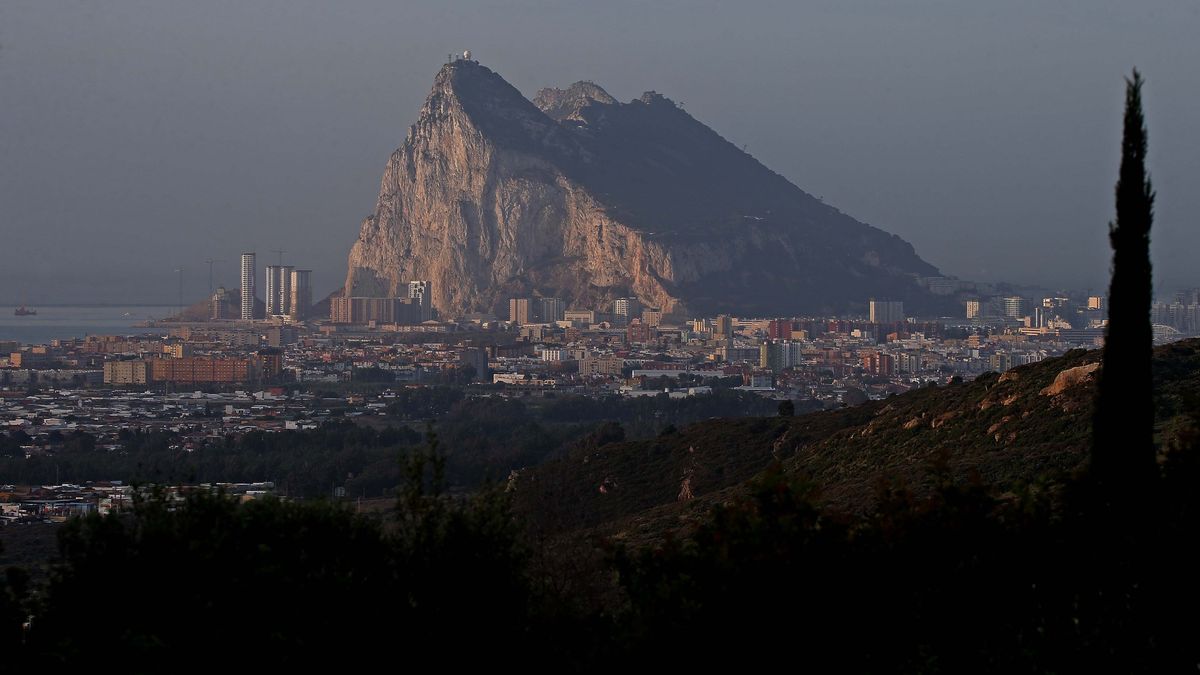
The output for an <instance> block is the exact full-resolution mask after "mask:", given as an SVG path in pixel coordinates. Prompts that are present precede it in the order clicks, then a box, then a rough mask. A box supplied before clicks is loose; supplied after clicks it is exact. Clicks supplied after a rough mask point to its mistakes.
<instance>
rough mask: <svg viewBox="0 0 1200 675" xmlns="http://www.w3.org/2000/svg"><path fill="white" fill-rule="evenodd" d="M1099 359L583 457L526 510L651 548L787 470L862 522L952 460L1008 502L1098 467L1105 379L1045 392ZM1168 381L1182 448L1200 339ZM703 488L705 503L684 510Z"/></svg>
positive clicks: (519, 491) (533, 475)
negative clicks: (685, 491)
mask: <svg viewBox="0 0 1200 675" xmlns="http://www.w3.org/2000/svg"><path fill="white" fill-rule="evenodd" d="M1099 357H1100V353H1099V352H1098V351H1083V350H1076V351H1073V352H1070V353H1068V354H1066V355H1064V356H1062V357H1059V358H1056V359H1050V360H1047V361H1044V362H1042V363H1036V364H1031V365H1029V366H1023V367H1021V368H1016V369H1014V370H1011V371H1009V372H1008V373H1005V374H1004V375H1002V376H996V375H994V374H993V375H989V376H984V377H981V378H979V379H978V380H976V381H974V382H970V383H966V384H958V385H951V386H946V387H939V388H928V389H923V390H920V391H915V392H910V393H908V394H905V395H902V396H897V397H893V398H889V399H887V400H885V401H873V402H870V403H867V404H865V405H862V406H859V407H856V408H849V409H842V410H836V411H829V412H821V413H814V414H810V415H804V416H801V417H795V418H790V419H785V418H753V419H737V420H709V421H707V422H702V423H699V424H695V425H692V426H690V427H688V428H686V429H684V430H682V431H681V432H679V433H676V434H672V435H669V436H665V437H660V438H658V439H655V440H650V441H639V442H626V443H612V444H608V445H605V446H602V447H600V448H588V449H581V450H578V451H576V452H573V453H571V454H570V455H568V456H567V457H566V458H564V459H562V460H557V461H554V462H550V463H547V464H545V465H542V466H539V467H535V468H533V469H529V470H526V471H525V472H523V473H522V474H521V475H520V477H519V478H518V479H517V481H516V484H515V490H516V499H517V507H518V509H519V510H520V511H521V512H523V513H525V514H526V515H528V516H529V517H530V518H532V519H533V520H534V522H535V523H537V524H539V525H541V526H542V527H545V528H547V529H549V530H551V531H560V532H561V531H570V530H579V529H589V530H591V529H594V530H596V531H599V532H604V533H608V534H617V535H619V536H624V537H630V538H633V539H641V538H643V537H646V536H650V537H653V536H657V535H658V534H660V533H661V532H663V531H667V530H672V529H675V528H677V527H679V526H680V525H681V524H686V523H687V522H690V521H694V519H696V518H700V517H703V516H704V514H706V513H707V512H708V509H709V508H710V507H711V506H712V505H713V504H715V503H719V502H720V501H722V500H724V499H726V498H727V497H728V496H729V495H731V494H734V493H736V492H738V491H739V490H741V489H743V487H744V483H745V482H746V481H747V480H749V479H751V478H753V477H754V476H755V475H756V474H758V473H759V472H761V471H762V470H763V469H764V468H766V467H767V466H768V465H769V464H770V463H771V462H772V461H774V460H778V461H779V462H780V463H781V464H782V466H783V467H784V469H785V470H786V471H788V472H791V473H795V474H798V475H804V476H808V477H809V478H811V480H813V481H814V482H815V483H816V485H817V486H818V487H819V489H820V495H821V498H822V499H823V500H824V501H825V503H826V504H828V505H829V506H831V507H834V508H837V509H848V510H865V509H868V508H870V506H871V505H872V503H873V501H874V499H875V494H876V490H877V486H878V485H879V484H880V482H881V481H882V480H884V479H888V480H890V481H893V482H899V483H901V484H904V485H906V486H908V487H910V488H913V489H916V490H918V491H919V490H921V489H923V488H924V487H925V484H926V481H927V480H928V478H929V470H930V467H931V466H932V465H933V464H934V463H936V462H938V461H939V460H943V461H944V463H945V466H946V467H947V468H948V469H949V470H950V471H951V473H952V475H953V476H954V477H955V479H956V480H967V479H969V478H970V477H971V476H973V475H978V477H979V478H980V479H981V480H982V481H983V482H984V483H986V484H989V485H994V486H996V487H998V488H999V489H1004V490H1008V489H1014V488H1016V487H1018V486H1020V485H1022V484H1029V483H1033V482H1036V481H1039V480H1043V479H1047V480H1054V479H1055V478H1056V477H1061V476H1063V475H1064V474H1066V473H1069V472H1071V471H1073V470H1076V469H1078V468H1079V467H1081V466H1082V465H1083V464H1084V462H1085V460H1086V457H1087V451H1088V447H1089V436H1090V426H1091V414H1092V402H1091V399H1092V396H1093V393H1094V387H1095V379H1094V377H1086V378H1084V379H1083V380H1082V381H1080V382H1079V383H1078V384H1076V385H1075V386H1072V387H1069V388H1067V389H1066V390H1065V391H1063V392H1062V393H1061V394H1058V395H1047V394H1043V393H1042V391H1043V390H1045V389H1046V388H1047V387H1049V386H1050V385H1051V384H1052V383H1053V382H1054V381H1055V378H1056V376H1058V374H1059V373H1061V372H1063V371H1066V370H1068V369H1071V368H1077V367H1081V366H1086V365H1088V364H1092V363H1096V362H1098V361H1099ZM1155 369H1156V371H1155V373H1156V375H1155V377H1156V397H1157V399H1158V401H1157V403H1158V405H1157V410H1158V412H1159V427H1160V431H1161V432H1162V433H1163V434H1164V436H1165V437H1166V440H1167V441H1168V442H1169V440H1170V436H1172V435H1173V434H1176V433H1178V430H1179V429H1181V428H1183V427H1184V426H1186V425H1185V424H1184V423H1183V422H1182V420H1184V419H1191V418H1194V417H1195V413H1197V412H1198V411H1200V395H1198V394H1197V392H1200V340H1189V341H1186V342H1182V343H1177V344H1175V345H1169V346H1166V347H1161V348H1159V349H1157V350H1156V352H1155ZM1189 416H1190V417H1189ZM689 476H690V478H691V489H692V494H693V496H694V498H693V499H692V500H690V501H680V500H679V495H680V491H681V487H682V484H683V482H684V480H685V479H686V478H687V477H689ZM602 486H603V488H604V489H603V490H601V487H602Z"/></svg>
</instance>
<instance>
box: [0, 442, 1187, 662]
mask: <svg viewBox="0 0 1200 675" xmlns="http://www.w3.org/2000/svg"><path fill="white" fill-rule="evenodd" d="M1195 457H1196V454H1195V453H1180V454H1177V455H1176V456H1175V458H1174V459H1173V460H1172V461H1171V462H1169V463H1168V464H1167V465H1166V466H1165V467H1164V471H1163V475H1162V477H1161V478H1160V479H1159V480H1158V481H1157V482H1156V483H1155V484H1154V485H1153V486H1150V487H1149V488H1148V489H1146V490H1144V491H1140V492H1139V493H1137V494H1125V495H1120V496H1119V497H1117V498H1114V496H1113V495H1112V494H1111V493H1104V492H1101V491H1098V490H1097V489H1096V488H1095V487H1094V486H1093V485H1092V484H1091V483H1090V482H1089V481H1088V480H1087V479H1080V480H1075V481H1072V482H1070V483H1069V484H1068V485H1067V486H1066V488H1060V489H1059V491H1057V492H1047V491H1045V490H1041V491H1033V490H1031V491H1030V492H1029V493H1028V494H1024V495H1003V496H997V495H994V494H992V493H991V492H990V491H989V490H987V489H986V488H985V486H982V485H965V486H964V485H953V484H950V482H949V480H948V478H946V476H947V475H948V474H945V473H937V474H936V475H937V476H940V477H941V478H942V483H941V487H940V489H939V490H937V491H936V492H935V493H934V494H933V496H932V497H928V498H921V499H918V498H915V497H914V496H913V495H912V494H911V493H909V492H907V491H906V490H904V489H903V487H900V486H894V485H893V486H886V485H885V486H881V487H880V494H881V499H880V506H879V508H878V509H877V511H876V512H874V513H873V514H872V515H870V516H869V517H846V516H839V515H838V514H830V513H826V512H822V511H821V510H819V509H818V508H817V507H816V506H814V503H815V496H816V495H815V494H814V492H813V490H812V489H811V487H809V486H807V485H805V484H804V483H803V482H797V481H795V480H791V479H788V478H787V477H785V476H784V475H783V474H782V473H780V472H778V471H771V472H768V473H767V474H766V475H765V476H764V477H763V478H762V479H761V480H760V481H758V483H757V487H756V489H755V491H754V492H753V494H752V495H751V496H749V497H746V498H743V499H737V500H734V501H732V502H730V503H728V504H726V505H724V506H722V507H720V508H718V509H716V510H715V511H714V513H713V514H712V518H711V519H710V521H709V522H708V523H707V524H706V525H704V526H702V527H701V528H700V529H699V530H698V531H696V532H694V533H693V534H692V536H690V537H687V538H686V539H672V540H668V541H667V542H666V543H664V544H663V545H661V546H658V547H655V548H653V549H649V550H626V549H623V548H621V547H612V546H608V545H603V546H602V548H604V549H606V550H607V551H608V555H607V557H606V558H605V559H604V560H605V562H603V563H601V564H600V565H599V566H594V567H591V568H589V567H588V566H587V565H575V564H564V563H568V562H571V563H573V562H578V561H574V560H572V561H566V560H562V559H561V556H560V560H558V561H557V562H556V561H555V560H553V556H550V559H547V558H546V557H544V556H532V555H531V554H530V551H529V549H528V548H527V547H526V545H525V541H526V538H525V536H524V535H523V533H522V530H521V528H520V527H519V525H518V523H516V522H514V520H513V517H512V515H511V512H510V511H509V509H508V506H507V500H506V498H505V495H504V493H503V492H500V491H494V490H488V491H485V492H483V493H481V494H479V495H477V496H476V497H474V498H472V499H469V500H460V499H451V498H449V497H447V496H445V495H444V494H442V493H441V491H440V475H441V473H442V469H441V466H442V461H441V459H440V458H439V456H438V455H437V453H436V452H433V453H417V454H415V455H414V456H413V460H412V461H411V462H410V463H409V465H408V467H407V474H408V476H407V478H408V488H407V489H406V490H405V492H404V496H403V497H402V498H401V499H400V501H399V504H398V509H397V512H396V513H395V514H394V515H393V516H391V517H389V518H387V519H370V518H367V517H364V516H361V515H356V514H353V513H351V512H349V511H347V510H344V509H342V508H339V507H336V506H333V505H328V504H321V503H284V502H279V501H273V500H265V501H255V502H249V503H245V504H238V503H236V502H234V501H232V500H230V499H227V498H225V497H222V496H216V495H210V494H206V493H201V494H194V495H192V496H190V497H188V498H187V499H186V501H184V502H182V503H177V504H176V503H171V502H169V501H167V500H165V499H161V498H154V499H148V500H146V501H143V502H142V503H140V504H139V505H138V506H137V508H136V509H135V510H134V512H133V513H131V514H125V515H120V516H116V515H114V516H108V517H104V518H101V517H97V516H92V517H89V518H85V519H80V520H76V521H73V522H72V523H70V524H69V525H68V526H66V527H65V529H64V531H63V532H62V536H61V547H62V553H63V562H62V565H61V567H60V568H59V569H58V571H57V572H56V573H55V575H54V577H53V579H52V581H51V583H50V585H49V587H48V589H47V590H46V592H45V594H44V595H42V596H40V597H37V598H35V597H33V596H30V595H29V594H26V593H24V592H23V590H22V589H21V588H11V587H12V586H13V584H9V585H8V586H9V587H8V588H3V589H0V623H2V624H3V626H2V627H0V628H2V629H0V641H3V642H0V645H3V646H4V647H5V650H4V654H5V655H6V656H5V657H4V658H7V659H9V661H7V662H6V663H5V665H12V664H13V663H14V661H13V659H17V658H23V659H26V660H28V663H29V665H34V664H37V665H38V666H40V667H43V668H44V667H53V668H67V667H76V666H86V665H88V664H94V663H95V659H96V658H97V655H104V657H105V658H106V659H117V660H119V662H120V663H121V664H122V668H123V669H126V670H130V671H132V672H161V671H163V670H167V669H171V670H192V669H197V670H198V669H211V668H219V667H237V668H239V669H241V668H244V667H253V666H259V667H262V666H267V667H271V668H273V669H277V668H281V667H282V668H306V669H311V668H312V667H314V666H315V665H317V664H321V665H325V664H332V665H338V664H341V665H342V666H347V665H352V664H356V663H360V662H361V663H363V664H366V663H374V662H375V661H377V660H379V659H381V658H386V659H388V660H389V661H396V662H400V663H413V664H426V663H436V664H440V665H443V666H449V667H452V668H454V667H457V668H462V667H468V666H478V665H487V666H490V667H498V666H500V665H502V664H506V663H514V662H516V663H519V664H521V666H522V667H524V668H526V669H532V670H548V669H554V670H567V671H570V670H600V669H608V668H611V667H614V666H622V665H642V666H645V665H650V664H653V663H662V664H663V665H667V666H672V667H690V668H703V669H710V668H713V667H716V666H717V665H722V664H725V663H728V664H729V665H732V666H734V667H739V666H740V667H746V666H751V665H757V664H759V663H766V662H786V663H792V664H812V665H813V667H816V666H817V664H834V667H836V668H837V669H838V670H844V671H849V672H940V673H957V672H1006V673H1007V672H1081V671H1090V672H1097V671H1103V672H1174V671H1177V670H1182V669H1191V668H1194V664H1195V663H1196V659H1197V658H1198V657H1200V649H1198V647H1197V644H1196V641H1195V639H1194V636H1195V635H1196V634H1197V629H1198V628H1200V621H1198V620H1197V618H1196V615H1195V613H1194V611H1193V609H1194V607H1196V606H1197V602H1198V601H1200V582H1198V576H1197V572H1196V570H1197V569H1200V568H1198V565H1197V564H1198V563H1200V556H1198V555H1197V553H1196V552H1195V546H1194V543H1195V539H1196V532H1198V531H1200V528H1198V527H1197V525H1200V523H1198V522H1197V520H1198V518H1197V513H1198V511H1197V506H1198V505H1200V496H1198V494H1197V491H1196V490H1195V489H1194V487H1195V486H1196V485H1197V479H1198V478H1200V472H1198V471H1197V469H1196V462H1195ZM562 550H564V551H566V550H570V551H572V552H571V553H569V554H565V555H578V554H579V549H578V548H571V547H563V548H562ZM564 570H570V571H569V572H566V571H564ZM564 574H567V575H575V576H576V577H588V578H574V579H563V578H557V579H556V578H555V577H556V576H562V575H564ZM14 579H15V580H16V581H17V582H18V583H17V584H16V585H17V586H21V585H22V583H23V582H21V580H20V577H19V575H17V576H16V577H14ZM597 586H606V587H607V589H608V591H607V592H599V593H594V594H593V593H590V592H589V593H586V600H584V599H583V598H584V597H585V591H587V590H589V589H590V590H595V588H596V587H597ZM30 611H31V612H32V613H33V614H34V620H33V628H32V630H31V631H30V632H28V633H27V635H26V638H27V639H26V641H25V644H24V645H23V647H18V646H17V645H19V643H20V636H21V630H20V625H19V623H20V621H21V620H22V619H23V617H24V616H25V614H26V613H27V612H30ZM14 654H18V655H20V656H19V657H17V656H12V655H14Z"/></svg>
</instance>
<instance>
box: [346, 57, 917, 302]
mask: <svg viewBox="0 0 1200 675" xmlns="http://www.w3.org/2000/svg"><path fill="white" fill-rule="evenodd" d="M932 274H936V270H935V269H934V268H933V267H932V266H930V265H928V264H927V263H925V262H924V261H922V260H921V259H920V258H919V257H917V255H916V254H915V252H913V249H912V247H911V246H910V245H909V244H907V243H906V242H904V241H902V240H900V239H899V238H898V237H895V236H893V235H889V234H887V233H885V232H882V231H880V230H878V229H875V228H873V227H870V226H867V225H864V224H862V223H859V222H857V221H855V220H853V219H852V218H849V217H848V216H845V215H844V214H841V213H840V212H838V211H837V210H836V209H833V208H832V207H829V206H826V205H825V204H822V203H821V202H820V201H819V200H817V199H815V198H813V197H812V196H810V195H808V194H806V193H804V192H803V191H801V190H800V189H799V188H796V187H795V186H793V185H792V184H790V183H788V182H787V181H786V180H785V179H783V178H782V177H781V176H779V175H778V174H775V173H773V172H771V171H770V170H768V169H767V168H766V167H764V166H762V165H761V164H759V163H758V162H757V161H756V160H754V159H753V158H752V157H751V156H750V155H748V154H746V153H744V152H742V151H741V150H739V149H738V148H736V147H735V146H733V145H732V144H730V143H728V142H727V141H725V140H724V139H723V138H721V137H720V136H718V135H717V134H716V133H715V132H713V131H712V130H711V129H709V128H708V127H706V126H704V125H703V124H701V123H700V122H698V121H696V120H695V119H694V118H692V117H691V116H690V115H688V114H687V113H686V112H684V111H683V110H682V109H681V108H679V107H678V106H676V105H675V104H674V103H672V102H671V101H669V100H668V99H666V98H665V97H663V96H661V95H658V94H655V93H653V92H650V93H647V94H645V95H643V96H642V97H641V98H640V99H638V100H635V101H632V102H630V103H619V102H617V101H616V99H614V98H613V97H612V96H610V95H608V93H607V92H605V91H604V90H603V89H602V88H600V87H599V86H597V85H595V84H593V83H590V82H580V83H576V84H574V85H572V86H571V87H568V88H567V89H543V90H542V91H540V92H539V93H538V95H537V96H536V97H535V101H533V102H531V101H529V100H527V99H525V98H524V97H523V96H522V95H521V94H520V92H518V91H517V90H516V89H515V88H513V87H512V86H511V85H509V84H508V83H507V82H505V81H504V80H503V79H502V78H501V77H500V76H499V75H497V74H496V73H494V72H493V71H491V70H490V69H488V68H486V67H484V66H481V65H479V64H478V63H476V62H473V61H466V60H459V61H455V62H453V63H449V64H447V65H446V66H444V67H443V68H442V70H441V71H440V72H439V73H438V75H437V77H436V79H435V81H434V86H433V90H432V91H431V92H430V94H429V97H428V98H427V100H426V101H425V105H424V107H423V108H422V110H421V114H420V117H419V119H418V120H417V122H416V124H414V125H413V126H412V128H411V129H410V130H409V133H408V136H407V138H406V139H405V141H404V143H403V145H401V147H400V148H399V149H398V150H396V151H395V152H394V153H393V154H392V156H391V158H390V159H389V161H388V164H387V167H386V169H385V171H384V175H383V181H382V185H381V187H380V193H379V199H378V202H377V204H376V208H375V212H374V213H373V214H372V215H371V216H370V217H368V218H367V219H366V220H365V221H363V223H362V227H361V231H360V233H359V237H358V241H357V242H355V244H354V246H353V248H352V250H351V252H350V259H349V273H348V276H347V279H346V287H345V292H346V293H347V294H349V295H354V296H363V295H391V294H397V293H400V291H401V288H402V287H403V285H404V284H406V283H407V281H408V280H410V279H431V280H432V281H433V304H434V306H435V307H436V308H437V309H438V310H439V311H441V312H442V313H443V314H448V315H458V314H461V313H465V312H470V311H494V312H496V313H498V314H499V315H501V316H503V315H505V314H506V313H507V308H506V303H507V299H508V298H509V297H514V296H527V295H547V296H558V297H564V298H567V299H568V300H569V302H571V303H572V305H574V306H580V307H593V308H602V307H605V306H606V303H607V302H608V301H610V300H611V299H613V298H616V297H622V296H628V295H634V296H637V297H639V298H640V299H641V300H642V301H643V303H645V304H647V305H651V306H657V307H661V308H662V309H663V310H664V311H666V312H668V313H671V312H675V313H682V312H683V311H685V307H686V308H687V310H690V311H696V312H717V311H727V310H734V309H736V310H740V311H743V312H751V313H764V314H772V313H780V314H782V313H794V312H803V311H822V310H825V311H838V310H843V309H845V308H846V306H847V305H849V304H852V303H860V304H861V303H864V302H865V300H866V299H867V298H868V297H869V296H872V295H875V296H880V297H885V296H886V297H892V298H901V299H905V300H908V301H910V302H914V301H915V302H917V303H919V302H920V301H921V300H922V299H926V298H927V296H924V294H923V292H922V291H921V290H920V289H919V288H918V287H917V286H916V284H915V282H914V278H915V277H916V276H918V275H932Z"/></svg>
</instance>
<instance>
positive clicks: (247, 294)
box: [242, 253, 255, 321]
mask: <svg viewBox="0 0 1200 675" xmlns="http://www.w3.org/2000/svg"><path fill="white" fill-rule="evenodd" d="M254 258H255V255H254V254H253V253H243V254H242V321H253V320H254V267H255V264H254Z"/></svg>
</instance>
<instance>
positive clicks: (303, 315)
mask: <svg viewBox="0 0 1200 675" xmlns="http://www.w3.org/2000/svg"><path fill="white" fill-rule="evenodd" d="M291 286H292V297H291V306H290V307H288V314H290V315H291V317H292V321H304V320H305V319H307V318H308V312H309V310H311V309H312V270H292V283H291Z"/></svg>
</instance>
